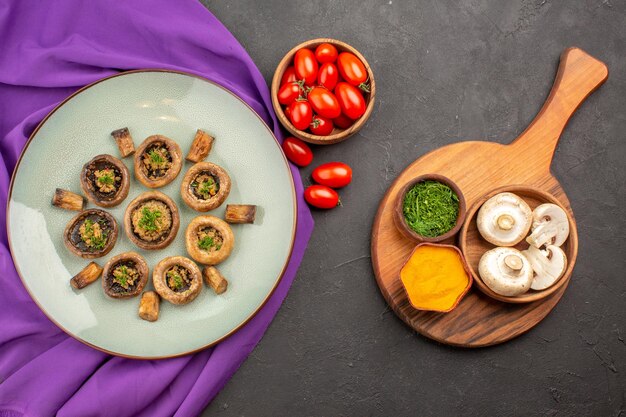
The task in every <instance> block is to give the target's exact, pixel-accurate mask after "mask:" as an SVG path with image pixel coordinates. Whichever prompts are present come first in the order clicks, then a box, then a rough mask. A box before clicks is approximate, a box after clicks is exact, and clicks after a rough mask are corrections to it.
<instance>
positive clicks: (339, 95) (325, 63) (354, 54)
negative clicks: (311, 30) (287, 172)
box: [271, 38, 376, 145]
mask: <svg viewBox="0 0 626 417" xmlns="http://www.w3.org/2000/svg"><path fill="white" fill-rule="evenodd" d="M271 94H272V104H273V106H274V110H275V111H276V114H277V116H278V119H279V120H280V122H281V123H282V125H283V126H284V127H285V129H287V130H288V131H289V132H290V133H291V134H292V135H294V136H296V137H297V138H300V139H302V140H303V141H305V142H309V143H315V144H319V145H330V144H332V143H337V142H341V141H343V140H346V139H347V138H349V137H350V136H352V135H353V134H355V133H356V132H358V131H359V130H360V129H361V127H363V125H364V124H365V122H366V121H367V119H368V118H369V116H370V114H371V113H372V110H373V108H374V97H375V95H376V84H375V82H374V74H373V73H372V70H371V68H370V66H369V64H368V63H367V61H366V60H365V58H364V57H363V55H361V54H360V53H359V51H357V50H356V49H354V48H353V47H351V46H350V45H348V44H346V43H344V42H341V41H338V40H335V39H326V38H320V39H314V40H311V41H307V42H303V43H301V44H300V45H297V46H296V47H295V48H293V49H292V50H291V51H289V52H287V54H286V55H285V57H284V58H283V59H282V60H281V61H280V63H279V64H278V67H277V68H276V72H275V73H274V78H273V79H272V89H271Z"/></svg>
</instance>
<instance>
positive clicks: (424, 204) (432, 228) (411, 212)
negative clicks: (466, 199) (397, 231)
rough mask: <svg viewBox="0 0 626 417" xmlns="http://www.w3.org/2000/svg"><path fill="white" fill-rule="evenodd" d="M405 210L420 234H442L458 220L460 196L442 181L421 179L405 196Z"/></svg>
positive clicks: (405, 214) (406, 218) (433, 235)
mask: <svg viewBox="0 0 626 417" xmlns="http://www.w3.org/2000/svg"><path fill="white" fill-rule="evenodd" d="M402 212H403V214H404V218H405V220H406V223H407V224H408V225H409V227H410V228H411V229H413V230H414V231H415V232H416V233H417V234H419V235H421V236H425V237H436V236H441V235H443V234H445V233H447V232H449V231H450V230H451V229H452V228H453V227H454V226H455V224H456V220H457V217H458V215H459V197H458V196H457V195H456V194H455V193H454V191H452V189H451V188H450V187H448V186H447V185H445V184H442V183H440V182H437V181H423V182H419V183H417V184H415V185H414V186H413V187H412V188H411V189H410V190H409V191H407V193H406V195H405V196H404V201H403V204H402Z"/></svg>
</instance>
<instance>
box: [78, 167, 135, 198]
mask: <svg viewBox="0 0 626 417" xmlns="http://www.w3.org/2000/svg"><path fill="white" fill-rule="evenodd" d="M80 187H81V188H82V189H83V192H84V193H85V195H86V196H87V198H88V199H89V200H91V201H92V202H93V203H94V204H96V205H98V206H101V207H115V206H117V205H118V204H120V203H121V202H122V201H123V200H124V199H125V198H126V196H127V195H128V189H129V188H130V176H129V174H128V168H126V165H124V163H123V162H122V161H120V160H119V159H117V158H116V157H114V156H111V155H98V156H96V157H94V158H93V159H92V160H91V161H89V162H87V163H86V164H85V165H84V166H83V170H82V171H81V174H80Z"/></svg>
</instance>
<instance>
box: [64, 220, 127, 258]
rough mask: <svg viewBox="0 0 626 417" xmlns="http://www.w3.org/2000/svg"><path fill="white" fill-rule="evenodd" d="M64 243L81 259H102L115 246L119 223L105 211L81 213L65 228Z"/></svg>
mask: <svg viewBox="0 0 626 417" xmlns="http://www.w3.org/2000/svg"><path fill="white" fill-rule="evenodd" d="M63 241H64V243H65V246H67V248H68V249H69V250H70V251H71V252H72V253H74V254H76V255H78V256H80V257H81V258H85V259H93V258H100V257H101V256H104V255H106V254H107V253H109V252H110V251H111V249H113V246H115V242H116V241H117V222H116V221H115V219H114V218H113V216H111V215H110V214H109V213H107V212H106V211H104V210H100V209H90V210H84V211H81V212H80V213H78V214H77V215H76V216H75V217H74V218H73V219H72V220H70V221H69V223H68V224H67V226H66V227H65V231H64V233H63Z"/></svg>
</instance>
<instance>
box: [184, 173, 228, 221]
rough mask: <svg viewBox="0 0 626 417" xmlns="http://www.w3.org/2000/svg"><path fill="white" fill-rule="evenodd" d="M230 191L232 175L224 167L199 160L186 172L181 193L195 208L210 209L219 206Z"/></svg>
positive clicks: (200, 209)
mask: <svg viewBox="0 0 626 417" xmlns="http://www.w3.org/2000/svg"><path fill="white" fill-rule="evenodd" d="M229 193H230V177H229V176H228V173H226V171H225V170H224V168H222V167H220V166H219V165H215V164H212V163H210V162H198V163H197V164H195V165H194V166H192V167H191V168H189V171H187V173H186V174H185V177H184V178H183V182H182V184H181V185H180V194H181V196H182V198H183V201H184V202H185V204H187V205H188V206H189V207H191V208H192V209H194V210H198V211H203V212H204V211H209V210H213V209H215V208H217V207H219V206H220V205H221V204H222V203H223V202H224V200H226V197H228V194H229Z"/></svg>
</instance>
